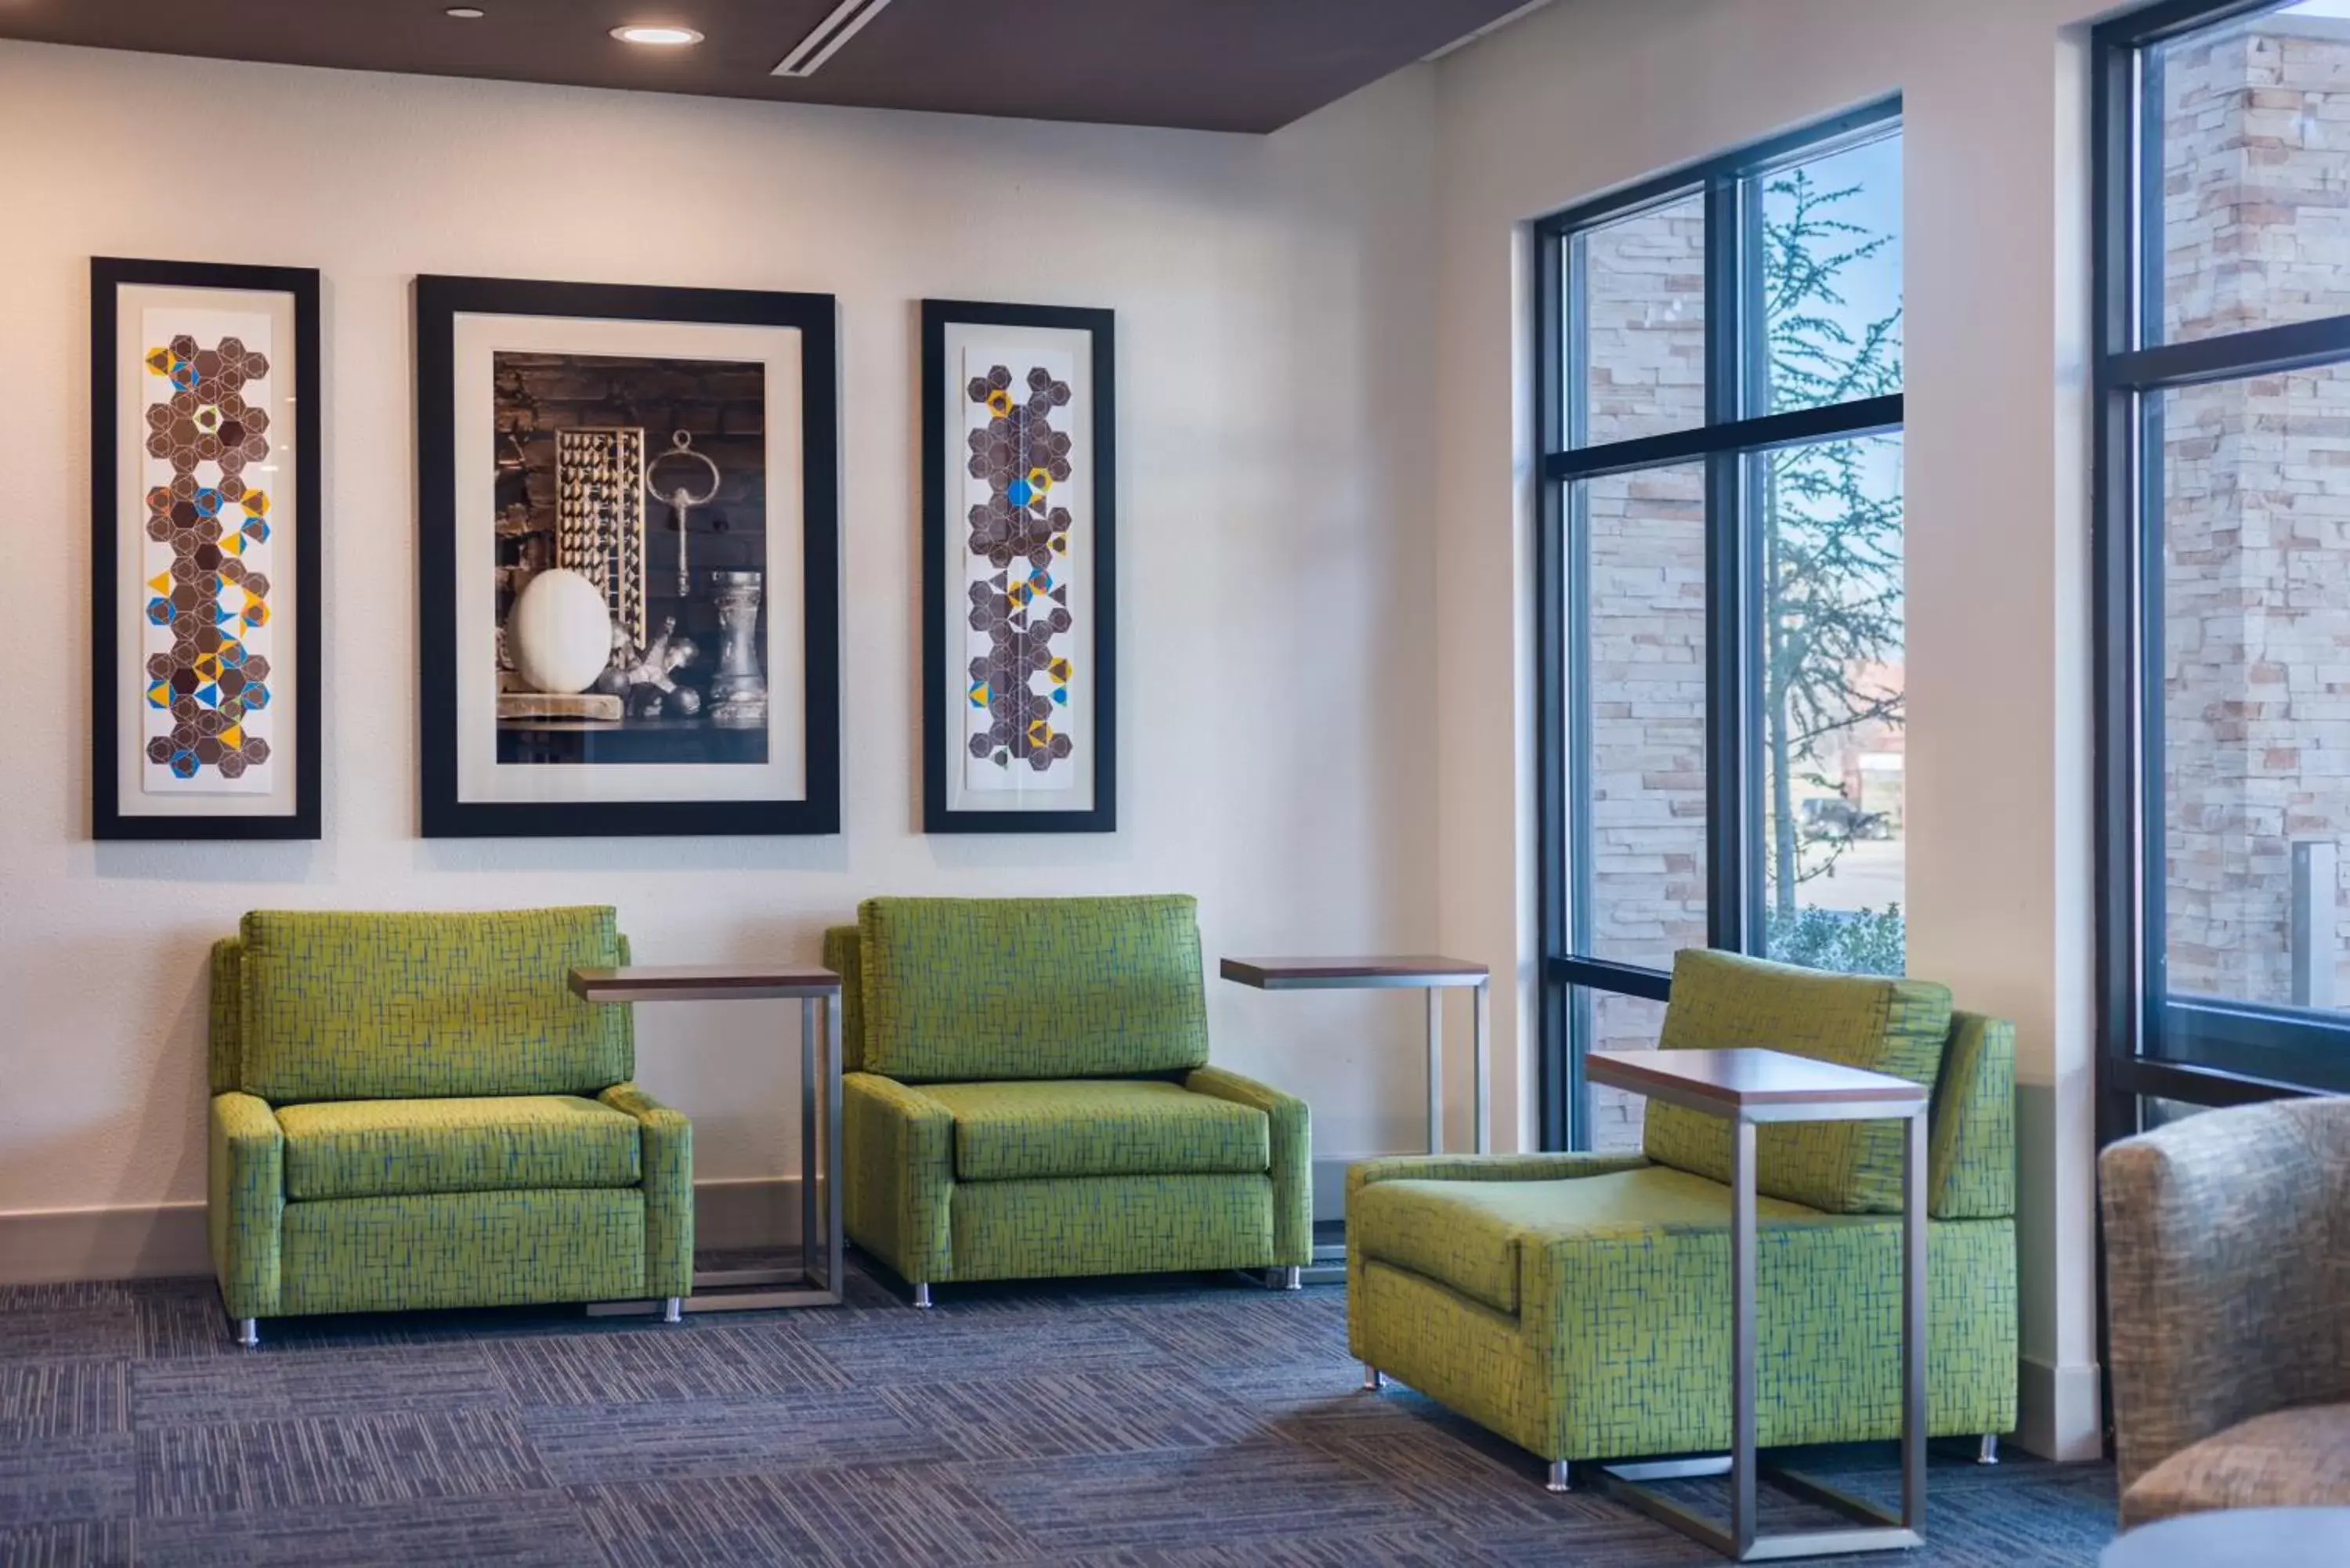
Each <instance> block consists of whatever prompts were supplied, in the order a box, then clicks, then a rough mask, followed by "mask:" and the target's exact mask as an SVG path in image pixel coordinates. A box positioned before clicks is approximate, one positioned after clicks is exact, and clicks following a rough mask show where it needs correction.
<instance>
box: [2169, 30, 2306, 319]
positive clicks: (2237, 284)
mask: <svg viewBox="0 0 2350 1568" xmlns="http://www.w3.org/2000/svg"><path fill="white" fill-rule="evenodd" d="M2147 70H2148V73H2149V75H2148V79H2147V100H2148V102H2149V104H2158V105H2159V106H2160V109H2161V115H2162V126H2161V136H2162V141H2161V154H2162V188H2161V190H2160V192H2158V193H2151V192H2150V193H2149V194H2148V196H2147V201H2148V202H2159V203H2160V212H2159V213H2158V214H2156V215H2155V223H2156V224H2157V225H2158V226H2157V230H2156V234H2157V236H2158V237H2157V239H2156V241H2155V245H2156V247H2157V248H2158V253H2159V254H2160V256H2161V258H2162V262H2161V275H2162V278H2161V287H2162V299H2161V301H2160V311H2159V316H2158V320H2159V325H2160V330H2161V333H2162V337H2164V338H2165V339H2166V340H2168V341H2179V340H2183V339H2189V338H2197V337H2215V336H2217V335H2219V334H2220V333H2225V332H2241V331H2244V330H2246V329H2248V328H2251V327H2278V326H2282V325H2284V324H2285V323H2288V322H2294V321H2307V320H2310V319H2312V318H2314V317H2321V316H2338V315H2342V314H2344V313H2345V312H2350V265H2345V263H2350V229H2345V226H2344V223H2343V206H2344V202H2345V200H2350V187H2345V178H2344V170H2345V150H2350V5H2343V4H2342V3H2341V0H2304V3H2303V4H2300V5H2287V6H2285V7H2283V8H2282V9H2281V10H2275V11H2269V12H2265V13H2263V14H2261V15H2259V16H2251V17H2244V18H2240V19H2238V20H2235V21H2231V22H2225V23H2222V24H2220V25H2219V26H2212V27H2206V28H2203V29H2201V30H2200V31H2198V32H2193V33H2189V34H2187V35H2185V36H2181V37H2179V38H2177V39H2174V40H2172V41H2171V42H2169V43H2168V44H2164V45H2161V46H2159V47H2157V48H2154V49H2151V50H2149V51H2148V52H2147Z"/></svg>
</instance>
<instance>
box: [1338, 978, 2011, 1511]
mask: <svg viewBox="0 0 2350 1568" xmlns="http://www.w3.org/2000/svg"><path fill="white" fill-rule="evenodd" d="M1661 1044H1662V1045H1663V1046H1664V1047H1665V1048H1666V1049H1673V1048H1676V1047H1684V1046H1687V1047H1717V1048H1718V1047H1723V1046H1736V1045H1767V1046H1771V1047H1773V1048H1775V1049H1778V1050H1783V1051H1789V1052H1794V1053H1797V1054H1803V1055H1807V1056H1814V1057H1818V1058H1821V1059H1825V1060H1834V1061H1838V1062H1842V1063H1844V1064H1846V1065H1850V1066H1858V1067H1867V1068H1872V1069H1874V1070H1876V1071H1879V1072H1886V1073H1893V1074H1898V1075H1901V1076H1904V1077H1908V1078H1909V1079H1911V1080H1912V1081H1914V1082H1918V1083H1921V1084H1930V1085H1934V1093H1933V1101H1932V1106H1931V1109H1930V1113H1929V1115H1930V1118H1931V1130H1930V1148H1931V1158H1930V1168H1929V1177H1928V1179H1929V1186H1928V1214H1929V1232H1928V1238H1927V1250H1928V1255H1929V1262H1928V1292H1929V1308H1928V1349H1927V1382H1928V1389H1927V1403H1928V1408H1929V1423H1930V1429H1931V1430H1932V1432H1934V1433H1935V1434H1938V1435H1957V1434H1966V1435H1972V1436H1978V1437H1980V1438H1982V1440H1983V1450H1984V1457H1985V1458H1986V1459H1988V1458H1989V1457H1990V1455H1991V1449H1992V1439H1993V1438H1994V1437H1995V1435H1996V1434H1998V1433H2002V1432H2005V1431H2008V1430H2010V1429H2012V1428H2013V1426H2014V1425H2015V1397H2016V1334H2017V1324H2016V1283H2015V1220H2014V1212H2015V1170H2014V1160H2015V1130H2014V1104H2013V1102H2014V1071H2015V1064H2014V1034H2013V1031H2012V1028H2011V1026H2010V1025H2008V1024H2006V1023H2001V1022H1999V1021H1997V1020H1993V1019H1989V1018H1983V1017H1980V1016H1977V1015H1975V1014H1972V1013H1968V1012H1953V1011H1952V1010H1951V1006H1950V992H1949V991H1948V990H1946V989H1945V988H1943V987H1941V986H1939V985H1931V984H1927V983H1924V982H1921V981H1901V980H1876V979H1865V978H1858V977H1850V976H1843V975H1826V974H1820V973H1816V972H1814V971H1806V970H1799V969H1794V968H1791V967H1789V966H1786V965H1781V964H1773V963H1765V962H1763V961H1759V960H1754V959H1746V958H1739V957H1734V956H1732V955H1731V954H1727V953H1718V952H1703V951H1690V952H1683V953H1681V954H1680V955H1679V959H1678V960H1677V961H1676V962H1675V965H1674V969H1673V984H1672V1000H1671V1001H1670V1002H1669V1003H1668V1004H1667V1008H1666V1012H1665V1023H1664V1031H1663V1037H1662V1041H1661ZM1900 1137H1901V1132H1900V1125H1899V1124H1898V1123H1896V1122H1833V1123H1808V1124H1805V1123H1796V1124H1787V1125H1783V1126H1776V1127H1764V1128H1763V1129H1762V1130H1761V1133H1760V1136H1759V1137H1758V1140H1757V1160H1756V1183H1755V1185H1756V1196H1757V1205H1756V1207H1757V1213H1758V1216H1759V1220H1760V1224H1759V1231H1758V1242H1759V1245H1758V1253H1759V1258H1760V1273H1759V1277H1758V1284H1757V1290H1756V1298H1755V1299H1756V1306H1757V1309H1758V1323H1759V1325H1760V1345H1759V1346H1758V1349H1759V1352H1760V1356H1759V1362H1758V1366H1759V1376H1758V1384H1757V1409H1756V1428H1757V1436H1758V1439H1759V1441H1760V1442H1761V1443H1762V1444H1763V1446H1765V1447H1771V1446H1780V1445H1788V1444H1797V1443H1825V1442H1853V1441H1860V1440H1863V1439H1871V1438H1891V1437H1893V1436H1895V1435H1896V1434H1897V1433H1898V1430H1899V1422H1900V1386H1901V1376H1900V1365H1899V1355H1898V1352H1899V1343H1900V1342H1899V1323H1900V1317H1899V1314H1900V1303H1901V1271H1900V1231H1901V1225H1900V1217H1899V1210H1900V1168H1901V1166H1900V1160H1901V1156H1900V1153H1899V1150H1900V1143H1899V1141H1898V1140H1899V1138H1900ZM1644 1139H1645V1142H1644V1147H1645V1151H1646V1152H1644V1153H1641V1154H1622V1155H1600V1154H1527V1155H1486V1156H1450V1157H1436V1158H1430V1157H1404V1158H1388V1159H1376V1160H1369V1161H1366V1162H1364V1163H1362V1164H1358V1165H1357V1166H1355V1167H1354V1168H1352V1169H1350V1170H1349V1171H1348V1173H1347V1333H1348V1335H1349V1337H1350V1340H1351V1342H1352V1346H1353V1350H1354V1354H1355V1355H1357V1356H1358V1357H1359V1358H1361V1360H1362V1361H1363V1363H1364V1366H1365V1382H1366V1386H1368V1387H1373V1388H1376V1387H1377V1386H1378V1385H1379V1383H1380V1382H1381V1381H1382V1379H1383V1377H1384V1376H1385V1375H1386V1374H1389V1373H1392V1374H1393V1375H1395V1376H1397V1377H1399V1378H1400V1379H1401V1380H1402V1381H1403V1382H1405V1383H1406V1384H1408V1385H1409V1386H1412V1387H1414V1388H1417V1389H1419V1391H1420V1392H1422V1393H1424V1394H1426V1395H1428V1396H1429V1397H1431V1398H1433V1399H1435V1400H1437V1401H1438V1402H1439V1403H1440V1404H1443V1405H1445V1406H1448V1407H1451V1409H1454V1410H1456V1411H1459V1412H1460V1413H1461V1414H1462V1415H1464V1416H1466V1417H1469V1418H1470V1419H1471V1420H1473V1421H1475V1422H1477V1423H1478V1424H1479V1425H1480V1426H1482V1427H1484V1428H1487V1429H1489V1430H1491V1431H1493V1432H1496V1433H1499V1434H1500V1435H1501V1436H1503V1437H1504V1438H1508V1439H1509V1440H1510V1441H1512V1442H1513V1443H1516V1444H1517V1445H1518V1446H1520V1447H1521V1448H1524V1449H1530V1450H1532V1451H1533V1452H1534V1453H1535V1454H1538V1455H1540V1456H1542V1457H1543V1458H1544V1459H1547V1460H1549V1461H1551V1467H1550V1468H1551V1484H1552V1486H1553V1487H1554V1489H1556V1490H1564V1489H1565V1486H1566V1485H1567V1483H1568V1465H1569V1463H1570V1461H1574V1460H1588V1459H1596V1460H1610V1459H1640V1458H1661V1457H1668V1456H1675V1455H1681V1454H1690V1453H1700V1452H1702V1453H1719V1452H1721V1451H1723V1450H1725V1449H1728V1448H1729V1446H1730V1426H1731V1410H1730V1340H1731V1322H1730V1190H1729V1188H1728V1186H1727V1181H1728V1179H1729V1168H1730V1148H1729V1136H1728V1130H1727V1125H1726V1124H1725V1123H1722V1122H1721V1121H1720V1120H1718V1119H1716V1118H1713V1117H1710V1116H1703V1115H1701V1114H1700V1113H1698V1112H1694V1111H1687V1110H1682V1109H1679V1108H1678V1107H1675V1106H1664V1105H1659V1104H1651V1105H1650V1106H1648V1119H1647V1125H1646V1128H1645V1132H1644Z"/></svg>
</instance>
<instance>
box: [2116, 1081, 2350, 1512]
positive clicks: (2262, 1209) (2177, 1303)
mask: <svg viewBox="0 0 2350 1568" xmlns="http://www.w3.org/2000/svg"><path fill="white" fill-rule="evenodd" d="M2345 1154H2350V1102H2345V1101H2338V1100H2337V1101H2331V1102H2327V1101H2315V1100H2309V1101H2296V1102H2281V1103H2276V1104H2271V1105H2262V1106H2241V1107H2238V1108H2235V1109H2231V1110H2221V1111H2206V1112H2204V1113H2202V1114H2200V1115H2198V1116H2189V1118H2187V1119H2186V1120H2185V1121H2182V1122H2178V1123H2176V1124H2174V1125H2172V1126H2170V1127H2163V1128H2161V1129H2160V1130H2158V1131H2157V1132H2152V1133H2147V1134H2145V1135H2143V1136H2141V1137H2133V1138H2126V1139H2124V1140H2123V1141H2121V1142H2119V1143H2116V1144H2115V1145H2113V1146H2112V1147H2109V1148H2107V1149H2106V1151H2105V1154H2104V1155H2103V1156H2102V1157H2101V1158H2099V1160H2098V1162H2097V1172H2098V1178H2099V1181H2098V1185H2099V1188H2100V1198H2101V1199H2102V1203H2103V1208H2104V1213H2105V1230H2106V1303H2107V1306H2106V1319H2107V1335H2108V1352H2107V1355H2108V1361H2109V1363H2110V1365H2109V1366H2108V1369H2107V1370H2108V1373H2109V1375H2110V1376H2111V1378H2112V1387H2113V1398H2114V1429H2115V1437H2116V1458H2117V1465H2116V1469H2117V1470H2118V1476H2119V1480H2120V1484H2121V1487H2122V1490H2125V1491H2126V1490H2128V1489H2129V1487H2130V1486H2131V1485H2132V1484H2133V1483H2134V1482H2136V1481H2137V1479H2138V1478H2139V1477H2140V1476H2142V1475H2144V1474H2145V1473H2146V1472H2147V1470H2148V1469H2152V1468H2153V1467H2154V1466H2156V1465H2158V1464H2159V1463H2161V1462H2162V1460H2164V1459H2167V1458H2168V1457H2169V1456H2170V1455H2172V1454H2174V1453H2177V1452H2178V1450H2179V1449H2184V1448H2186V1447H2188V1446H2189V1445H2190V1444H2193V1443H2196V1442H2199V1441H2201V1440H2202V1439H2203V1438H2208V1437H2210V1436H2211V1435H2212V1434H2214V1433H2216V1432H2220V1431H2223V1430H2225V1429H2226V1428H2229V1427H2232V1426H2234V1425H2235V1424H2236V1423H2238V1422H2239V1421H2243V1420H2247V1419H2250V1418H2251V1417H2254V1416H2258V1415H2262V1414H2265V1413H2267V1412H2269V1411H2272V1410H2276V1409H2280V1408H2282V1407H2285V1406H2288V1405H2299V1404H2307V1403H2311V1402H2313V1401H2321V1400H2322V1401H2329V1402H2330V1401H2335V1400H2340V1399H2341V1398H2343V1397H2344V1396H2345V1388H2344V1385H2345V1369H2344V1366H2343V1355H2342V1338H2341V1335H2342V1327H2341V1318H2342V1313H2343V1304H2342V1301H2341V1298H2340V1297H2339V1296H2338V1295H2337V1294H2336V1293H2335V1286H2336V1284H2337V1283H2338V1281H2339V1278H2340V1276H2339V1274H2338V1273H2335V1272H2334V1271H2333V1270H2332V1269H2331V1268H2330V1267H2329V1266H2328V1262H2329V1260H2330V1259H2332V1258H2333V1257H2335V1256H2337V1255H2339V1254H2338V1253H2337V1252H2336V1251H2335V1249H2337V1248H2338V1247H2339V1246H2340V1245H2341V1241H2342V1238H2343V1236H2344V1234H2345V1229H2350V1212H2345V1210H2350V1203H2345V1196H2350V1194H2345V1179H2344V1177H2345V1168H2350V1167H2345V1163H2344V1159H2345Z"/></svg>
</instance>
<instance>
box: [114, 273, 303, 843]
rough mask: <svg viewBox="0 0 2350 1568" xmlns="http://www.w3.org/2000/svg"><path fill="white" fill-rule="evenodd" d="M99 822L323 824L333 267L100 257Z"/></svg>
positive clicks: (297, 833)
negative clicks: (323, 574)
mask: <svg viewBox="0 0 2350 1568" xmlns="http://www.w3.org/2000/svg"><path fill="white" fill-rule="evenodd" d="M89 364H90V374H89V385H90V493H91V507H90V627H91V639H90V659H91V669H90V717H91V732H90V735H91V805H92V812H91V832H92V835H93V836H95V837H98V838H101V839H173V838H194V839H203V838H316V837H317V836H318V827H319V813H318V794H319V790H318V784H319V740H318V733H319V723H318V718H319V707H320V692H319V687H318V628H319V623H320V620H321V616H320V613H319V603H318V582H319V570H318V555H319V543H318V541H319V533H320V528H319V517H318V494H319V482H318V457H319V441H318V397H317V389H318V386H319V381H320V378H319V375H318V275H317V273H316V272H313V271H307V270H304V269H300V268H292V267H257V266H222V265H209V264H194V263H182V262H157V261H126V260H121V259H119V258H114V257H107V256H101V257H98V258H96V259H95V260H93V261H92V262H91V263H90V351H89Z"/></svg>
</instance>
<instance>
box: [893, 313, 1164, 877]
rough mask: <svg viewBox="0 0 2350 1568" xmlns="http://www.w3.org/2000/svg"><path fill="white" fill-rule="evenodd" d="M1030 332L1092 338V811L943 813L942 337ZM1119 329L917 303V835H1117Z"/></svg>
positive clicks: (952, 587)
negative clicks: (974, 330) (950, 331)
mask: <svg viewBox="0 0 2350 1568" xmlns="http://www.w3.org/2000/svg"><path fill="white" fill-rule="evenodd" d="M951 324H952V325H969V326H981V327H1041V328H1045V329H1048V330H1060V331H1076V332H1084V333H1087V334H1089V335H1090V337H1091V338H1092V354H1091V359H1090V373H1091V388H1092V397H1093V410H1092V420H1091V424H1092V434H1093V452H1092V456H1091V467H1092V493H1091V497H1090V504H1091V507H1092V516H1093V519H1094V523H1093V528H1092V538H1091V541H1090V542H1091V545H1092V549H1093V562H1094V565H1093V580H1092V583H1091V595H1092V599H1091V602H1092V606H1093V610H1092V614H1091V617H1090V620H1091V625H1090V627H1089V628H1087V630H1086V631H1085V633H1084V634H1083V635H1084V637H1085V638H1086V639H1087V641H1086V642H1085V643H1082V644H1081V645H1080V646H1081V647H1083V648H1084V649H1085V651H1086V654H1087V657H1088V658H1089V659H1090V661H1091V666H1092V669H1093V670H1094V671H1095V681H1096V689H1095V692H1094V696H1093V730H1094V743H1093V781H1092V782H1093V804H1092V805H1090V806H1088V807H1082V808H1071V809H1069V810H1066V811H1052V810H1016V811H1014V810H1006V811H983V810H972V809H953V808H951V807H950V806H949V805H948V788H947V768H948V765H949V759H948V748H947V730H948V714H949V712H950V711H951V708H952V707H953V705H952V704H951V702H950V698H951V695H953V694H952V693H950V692H949V691H948V689H947V680H946V659H947V654H948V649H947V641H946V639H947V637H948V635H949V632H948V628H949V627H950V625H957V626H959V625H961V624H962V618H963V617H965V616H966V615H967V614H968V613H969V611H968V607H967V606H966V605H964V604H963V602H962V584H961V583H960V582H956V581H951V580H950V579H949V576H948V574H947V571H946V568H945V559H946V555H947V547H948V542H949V539H950V536H951V535H952V534H958V533H959V532H960V531H961V529H962V526H963V524H962V520H961V519H959V518H951V517H950V516H949V515H948V513H949V511H950V509H951V507H953V506H954V505H955V502H954V499H953V497H952V496H951V494H950V492H949V476H948V472H947V462H946V441H947V430H946V400H947V374H948V370H947V363H946V334H947V328H948V327H949V326H950V325H951ZM1117 335H1118V327H1117V313H1116V312H1115V311H1112V310H1108V309H1101V308H1094V307H1089V306H1045V305H1007V304H990V303H983V302H976V301H972V300H958V299H926V300H924V301H922V349H921V353H922V372H921V386H922V527H921V544H922V605H923V624H922V635H921V639H920V645H921V657H922V830H923V831H924V832H925V833H1114V832H1116V831H1117V829H1118V342H1117Z"/></svg>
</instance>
